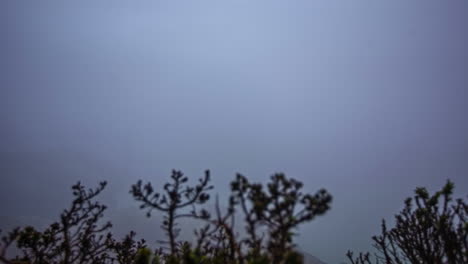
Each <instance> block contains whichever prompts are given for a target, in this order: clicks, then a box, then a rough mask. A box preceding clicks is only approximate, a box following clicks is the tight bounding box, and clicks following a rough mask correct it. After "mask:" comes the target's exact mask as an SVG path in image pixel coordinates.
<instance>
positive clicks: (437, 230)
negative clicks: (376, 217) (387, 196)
mask: <svg viewBox="0 0 468 264" xmlns="http://www.w3.org/2000/svg"><path fill="white" fill-rule="evenodd" d="M453 188H454V185H453V183H452V182H450V181H448V182H447V184H446V185H445V186H444V187H443V188H442V190H440V191H438V192H436V193H435V194H433V195H432V196H431V195H429V193H428V191H427V190H426V189H425V188H417V189H416V190H415V196H414V197H413V198H407V199H406V200H405V207H404V209H403V210H402V211H401V212H400V213H399V214H397V215H396V216H395V227H393V228H391V229H388V228H387V224H386V222H385V220H383V221H382V233H381V235H379V236H374V237H373V238H372V239H373V240H374V242H375V244H374V247H375V248H376V249H377V251H378V253H377V254H376V255H375V258H372V259H375V263H387V264H393V263H395V264H403V263H434V264H445V263H450V264H464V263H468V223H467V216H468V204H467V203H466V202H465V201H464V200H463V199H457V200H455V201H454V200H453V198H452V194H453ZM347 256H348V258H349V260H350V261H351V263H352V264H364V263H366V264H370V263H372V261H371V257H370V254H368V253H366V254H363V253H361V254H360V255H359V256H358V257H353V253H352V252H348V254H347Z"/></svg>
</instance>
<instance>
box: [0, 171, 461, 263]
mask: <svg viewBox="0 0 468 264" xmlns="http://www.w3.org/2000/svg"><path fill="white" fill-rule="evenodd" d="M209 180H210V174H209V172H208V171H207V172H206V173H205V177H204V178H202V179H200V180H199V182H198V183H197V184H195V185H194V186H187V182H188V178H187V177H185V176H184V175H183V174H182V173H181V172H179V171H173V172H172V175H171V180H170V183H167V184H165V185H163V188H162V189H163V191H162V192H155V191H154V189H153V186H152V185H151V183H147V184H145V185H143V184H142V182H141V181H138V182H137V183H136V184H135V185H133V186H132V188H131V191H130V192H131V194H132V195H133V197H134V198H135V199H136V200H137V201H138V202H140V203H141V208H142V209H146V210H147V211H146V212H147V215H148V216H150V214H151V212H152V210H157V211H161V212H162V213H163V214H164V219H163V223H162V225H161V227H162V228H163V230H165V231H166V235H167V237H168V241H163V242H164V243H163V245H166V244H169V249H170V250H169V251H167V249H166V248H164V247H160V248H158V249H156V250H151V249H150V248H151V247H149V246H148V245H147V244H146V241H144V240H139V241H138V240H137V239H136V234H135V233H134V232H130V233H129V234H128V235H127V236H125V237H124V238H123V239H122V240H120V241H119V240H116V239H114V238H113V237H112V235H111V233H110V228H111V224H110V223H101V219H102V217H103V213H104V211H105V210H106V207H105V206H104V205H102V204H100V203H99V202H96V201H95V198H96V197H97V196H98V195H99V194H100V193H101V192H102V191H103V189H104V188H105V186H106V183H105V182H103V183H101V184H100V185H99V186H98V187H97V188H95V189H88V190H86V189H85V188H84V187H83V186H82V185H81V184H80V183H78V184H76V185H74V186H73V187H72V191H73V197H74V198H73V200H72V203H71V206H70V207H69V208H68V209H65V210H64V211H63V212H62V214H61V215H60V220H59V221H57V222H55V223H53V224H51V225H50V226H49V227H47V228H46V229H45V230H43V231H38V230H36V229H35V228H34V227H30V226H29V227H24V228H16V229H14V230H12V231H11V232H9V233H7V234H5V235H4V237H3V238H2V240H1V242H0V263H7V264H12V263H16V264H20V263H38V264H43V263H61V264H71V263H96V264H101V263H102V264H104V263H106V264H107V263H110V264H111V263H118V264H133V263H141V264H149V263H151V264H270V263H272V264H300V263H303V257H302V255H301V254H300V253H298V252H297V251H295V245H294V243H293V238H294V235H295V232H296V231H297V228H298V227H299V226H300V225H302V224H304V223H307V222H309V221H312V220H313V219H314V218H315V217H317V216H320V215H323V214H325V213H326V212H327V211H328V210H329V209H330V204H331V201H332V197H331V195H330V194H329V193H328V192H327V191H325V190H319V191H318V192H317V193H315V194H308V193H304V192H303V191H302V187H303V186H302V183H301V182H299V181H297V180H295V179H291V178H287V177H286V176H285V175H284V174H280V173H278V174H274V175H273V176H272V177H271V178H270V182H269V183H267V185H265V186H264V185H262V184H260V183H251V182H249V181H248V179H247V178H246V177H244V176H242V175H240V174H238V175H237V176H236V178H235V179H234V180H233V181H232V182H231V194H230V196H229V202H228V208H227V209H226V210H224V211H223V210H221V208H220V205H219V201H218V198H217V197H216V201H215V212H214V213H213V214H209V213H208V212H207V211H206V210H204V209H202V208H198V207H199V206H200V205H201V204H204V203H206V202H207V201H208V200H209V197H210V196H209V194H208V191H209V190H210V189H211V188H212V186H210V185H209ZM453 188H454V186H453V184H452V183H451V182H448V183H447V184H446V185H445V186H444V188H443V189H442V190H441V191H439V192H436V193H435V194H433V195H432V196H431V195H429V193H428V192H427V190H426V189H424V188H417V189H416V191H415V193H416V194H415V196H414V198H408V199H407V200H406V201H405V207H404V209H403V210H402V211H401V212H400V213H399V214H398V215H396V216H395V220H396V223H395V227H393V228H391V229H388V228H387V225H386V222H385V221H383V222H382V234H381V235H379V236H375V237H373V240H374V242H375V248H376V249H377V252H378V253H377V254H375V256H372V257H371V255H370V254H369V253H365V254H363V253H361V254H359V255H358V256H353V253H352V252H348V258H349V260H350V261H351V263H352V264H371V263H373V262H375V263H389V264H393V263H396V264H403V263H435V264H445V263H454V264H460V263H468V252H467V248H468V242H467V234H468V224H467V222H466V220H467V219H466V218H467V214H468V206H467V204H466V202H465V201H464V200H462V199H457V200H453V199H452V193H453ZM236 213H238V214H239V215H240V216H241V218H243V220H244V222H243V223H244V224H245V225H244V228H245V235H243V236H241V235H239V233H238V232H237V231H236V230H235V228H234V227H235V219H236V217H235V216H236ZM183 217H190V218H193V219H197V220H199V221H200V223H201V224H204V225H201V227H200V228H199V229H197V230H195V236H196V241H195V243H194V244H192V243H190V242H188V241H178V240H177V237H178V234H179V232H180V229H179V228H178V227H177V220H178V219H180V218H183ZM10 246H16V247H17V248H18V249H19V250H20V252H21V254H20V256H18V257H16V258H15V259H8V258H7V254H6V251H7V249H8V248H9V247H10Z"/></svg>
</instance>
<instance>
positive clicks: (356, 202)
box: [0, 0, 468, 264]
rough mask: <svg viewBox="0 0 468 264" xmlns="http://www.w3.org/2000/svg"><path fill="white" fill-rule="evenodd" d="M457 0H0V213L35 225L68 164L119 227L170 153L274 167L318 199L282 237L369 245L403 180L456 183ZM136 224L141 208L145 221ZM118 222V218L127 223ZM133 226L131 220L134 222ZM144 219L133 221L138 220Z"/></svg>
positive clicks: (460, 27) (465, 131) (195, 165)
mask: <svg viewBox="0 0 468 264" xmlns="http://www.w3.org/2000/svg"><path fill="white" fill-rule="evenodd" d="M467 12H468V2H467V1H462V0H459V1H433V0H420V1H405V0H394V1H370V0H369V1H305V0H304V1H301V0H297V1H275V0H269V1H266V0H265V1H263V0H259V1H246V0H245V1H244V0H240V1H214V0H212V1H208V0H203V1H1V2H0V34H1V35H0V37H1V41H0V151H1V154H0V179H1V182H0V208H1V209H2V210H1V211H0V229H3V227H4V226H7V227H11V226H12V225H14V224H18V223H20V224H23V223H25V224H36V225H43V224H46V223H49V222H50V221H49V220H50V219H56V218H57V217H58V214H59V213H60V210H61V208H64V207H65V206H67V205H68V202H69V201H70V198H71V196H70V195H71V194H70V193H71V192H70V191H69V187H70V186H71V185H72V184H74V183H75V182H77V181H78V180H81V181H82V182H84V183H85V184H86V185H87V186H90V187H91V186H94V185H95V184H96V183H97V182H98V181H100V180H107V181H109V186H108V188H106V190H105V192H104V193H103V195H102V197H101V199H102V200H103V201H105V202H106V203H107V204H108V205H109V210H108V211H109V214H108V215H111V216H115V217H116V218H114V219H115V220H113V221H116V222H117V226H118V227H119V228H121V229H125V230H127V229H128V230H129V229H130V228H134V229H137V231H139V234H141V233H142V232H145V230H142V228H141V226H142V225H144V224H147V223H146V222H148V221H149V222H151V223H153V224H154V229H153V230H147V232H148V233H152V234H153V235H154V236H159V237H161V231H159V225H160V223H159V222H158V216H155V217H154V219H145V216H144V212H140V211H137V210H136V209H135V207H136V206H137V205H136V203H135V202H134V201H133V200H132V198H131V196H130V194H129V193H128V191H129V189H130V185H131V184H133V183H135V182H136V181H137V180H138V179H144V180H150V181H152V182H153V183H154V185H155V187H157V186H160V185H161V184H162V183H163V182H165V181H166V179H168V177H169V176H170V172H171V169H180V170H182V171H184V172H185V173H186V175H187V176H189V177H190V178H191V179H193V180H195V179H196V178H198V177H201V176H203V172H204V170H205V169H210V170H211V172H212V182H213V185H214V186H215V189H214V190H213V192H212V193H213V194H215V193H219V195H220V199H221V200H223V199H226V198H227V196H226V193H227V190H228V184H229V182H230V181H231V180H232V179H233V178H234V175H235V173H237V172H240V173H242V174H244V175H246V176H247V177H248V178H249V179H252V180H253V181H262V182H265V181H267V180H268V178H269V176H270V175H271V174H272V173H274V172H284V173H286V175H288V176H290V177H294V178H296V179H298V180H300V181H302V182H304V185H305V187H304V189H305V191H307V192H315V191H316V190H318V189H319V188H326V189H327V190H328V191H329V192H330V193H331V194H332V195H333V197H334V201H333V203H332V209H331V210H330V211H329V212H328V213H327V214H326V215H325V216H322V217H320V218H317V219H316V220H314V221H312V222H310V223H308V224H306V225H304V226H303V227H302V228H301V229H300V230H299V231H300V232H299V235H298V237H297V238H296V242H297V243H298V244H299V246H300V247H301V248H302V249H303V250H305V251H307V252H310V253H311V254H313V255H314V256H317V257H319V258H320V259H322V260H324V261H326V262H327V263H330V264H331V263H339V262H341V261H343V260H344V259H345V253H346V251H347V250H348V249H353V250H356V251H359V250H369V249H370V248H371V243H372V241H371V236H372V235H374V234H377V233H378V232H379V228H380V226H379V225H380V220H381V219H382V218H387V219H390V218H391V217H392V216H393V215H394V214H395V213H397V212H398V211H399V210H400V209H401V207H402V205H403V200H404V199H405V198H406V197H407V196H409V195H411V194H412V191H413V190H414V188H415V187H417V186H426V187H428V188H429V189H430V190H431V191H434V190H437V188H439V187H441V186H442V185H443V184H444V183H445V182H446V180H447V179H451V180H453V181H454V182H455V186H456V196H458V197H460V196H466V195H467V194H468V177H467V175H468V118H467V113H468V104H467V103H468V101H467V99H468V48H467V47H468V31H467V30H466V25H468V16H467ZM149 222H148V223H149ZM127 225H128V228H127ZM139 227H140V229H138V228H139ZM141 235H143V234H141Z"/></svg>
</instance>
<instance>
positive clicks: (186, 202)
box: [130, 170, 212, 255]
mask: <svg viewBox="0 0 468 264" xmlns="http://www.w3.org/2000/svg"><path fill="white" fill-rule="evenodd" d="M209 180H210V172H209V171H206V172H205V177H204V178H203V179H199V184H197V185H195V186H194V187H190V186H185V183H186V182H187V181H188V178H187V177H186V176H184V174H183V173H182V172H180V171H176V170H173V171H172V175H171V181H172V182H170V183H166V184H165V185H164V192H163V193H158V192H155V191H154V189H153V186H152V185H151V183H147V184H145V185H143V184H142V182H141V181H138V182H137V184H135V185H133V186H132V189H131V190H130V193H131V194H132V195H133V197H134V198H135V199H136V200H137V201H139V202H141V206H140V208H142V209H144V208H148V211H147V216H148V217H149V216H150V215H151V211H152V210H154V209H156V210H158V211H161V212H163V213H164V221H163V224H162V226H161V228H162V229H163V230H165V231H166V233H167V236H168V238H169V241H168V243H169V246H170V250H171V254H173V255H174V254H176V253H177V252H176V251H177V250H176V239H177V236H178V235H179V232H180V229H179V228H177V222H176V221H177V219H179V218H182V217H196V216H198V214H197V212H196V211H195V205H196V204H203V203H205V202H206V201H208V199H209V198H210V196H209V195H208V194H207V191H208V190H210V189H212V186H209V185H208V182H209ZM186 207H192V208H193V209H192V211H191V212H190V213H188V214H187V213H179V212H180V209H184V208H186ZM201 216H203V217H205V218H208V217H209V216H208V215H207V213H206V211H204V210H203V211H201Z"/></svg>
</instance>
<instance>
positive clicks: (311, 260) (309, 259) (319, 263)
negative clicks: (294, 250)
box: [301, 251, 327, 264]
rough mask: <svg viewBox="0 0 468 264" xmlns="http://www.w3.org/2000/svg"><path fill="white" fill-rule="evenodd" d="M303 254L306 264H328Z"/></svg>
mask: <svg viewBox="0 0 468 264" xmlns="http://www.w3.org/2000/svg"><path fill="white" fill-rule="evenodd" d="M301 253H302V254H303V255H304V264H327V263H325V262H323V261H321V260H320V259H318V258H317V257H315V256H312V255H311V254H309V253H305V252H303V251H301Z"/></svg>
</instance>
